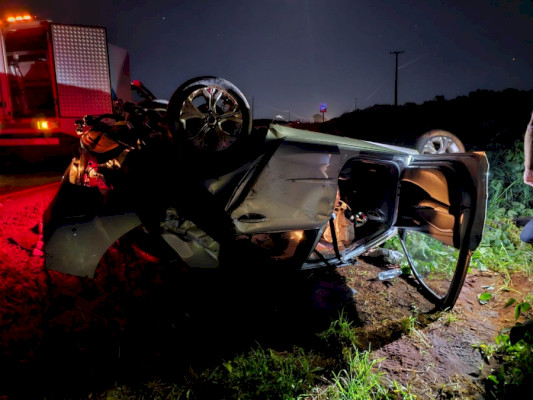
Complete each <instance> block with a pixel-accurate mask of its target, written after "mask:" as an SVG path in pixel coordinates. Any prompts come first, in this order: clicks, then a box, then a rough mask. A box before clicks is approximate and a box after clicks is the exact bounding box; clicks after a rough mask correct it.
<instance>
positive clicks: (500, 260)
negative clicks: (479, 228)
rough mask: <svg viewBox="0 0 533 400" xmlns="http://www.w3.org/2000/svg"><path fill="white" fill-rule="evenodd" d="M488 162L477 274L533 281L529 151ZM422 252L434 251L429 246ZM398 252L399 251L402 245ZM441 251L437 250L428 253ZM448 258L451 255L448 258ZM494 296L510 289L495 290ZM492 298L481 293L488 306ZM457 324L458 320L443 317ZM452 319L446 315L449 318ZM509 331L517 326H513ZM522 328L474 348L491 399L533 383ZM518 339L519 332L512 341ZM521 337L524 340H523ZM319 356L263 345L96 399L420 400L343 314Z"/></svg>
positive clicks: (324, 337) (522, 307) (407, 323)
mask: <svg viewBox="0 0 533 400" xmlns="http://www.w3.org/2000/svg"><path fill="white" fill-rule="evenodd" d="M488 156H489V160H490V180H489V202H488V212H487V220H486V227H485V232H484V238H483V241H482V243H481V246H480V247H479V248H478V250H477V251H476V252H475V254H474V256H473V258H472V262H471V265H472V268H476V269H480V270H491V271H495V272H498V273H502V274H505V275H506V276H507V277H508V280H509V281H510V280H512V274H513V273H515V272H522V273H525V274H526V275H527V276H529V277H531V276H532V275H533V252H532V251H531V249H530V248H529V247H530V245H526V244H524V243H522V242H521V241H520V238H519V234H520V228H519V227H517V226H516V223H515V221H514V219H515V218H517V217H524V216H532V215H533V212H532V210H531V208H530V205H531V204H533V191H532V190H530V189H529V188H526V187H525V185H524V184H523V183H522V173H523V166H522V165H523V145H522V143H521V142H520V141H518V142H517V143H516V144H515V145H514V147H513V148H512V149H507V150H503V151H492V152H488ZM421 245H423V246H428V244H427V243H426V242H423V243H422V244H421ZM396 246H397V245H396ZM429 250H431V251H436V250H438V249H429ZM444 257H447V255H444ZM491 290H493V291H497V290H506V288H493V289H491ZM493 291H487V292H485V293H480V297H479V298H480V302H481V301H490V299H491V297H492V293H494V292H493ZM521 296H522V297H518V295H517V298H516V299H515V298H513V300H512V301H510V302H509V304H507V306H509V307H515V316H516V320H517V322H523V321H524V320H525V319H526V318H527V317H528V316H529V317H530V316H531V314H530V308H531V303H532V302H533V298H532V296H531V294H530V295H527V294H525V295H521ZM442 315H443V318H447V320H446V321H447V322H446V324H453V323H454V320H453V313H442ZM446 315H448V316H447V317H446ZM416 319H417V318H416V315H415V314H413V316H412V317H408V318H405V319H404V321H402V326H403V329H402V331H403V334H404V335H411V336H412V335H416V334H417V332H418V331H417V328H416ZM509 328H511V327H509ZM522 328H523V327H522V326H521V324H518V330H517V328H514V331H509V330H507V331H505V332H502V333H501V334H500V335H499V336H497V337H496V338H495V344H481V345H479V344H475V343H473V344H472V345H473V346H474V347H477V348H478V349H479V351H481V352H482V354H483V356H484V357H485V359H486V361H487V362H491V363H492V364H491V365H492V366H493V370H492V371H491V373H490V375H489V376H488V378H487V380H486V387H487V393H486V395H487V397H489V398H493V399H505V398H512V396H514V395H516V393H518V392H517V389H518V388H520V386H521V385H523V384H524V383H525V382H527V381H528V380H529V381H531V380H532V378H533V351H532V350H533V349H532V342H533V340H532V339H533V338H532V337H531V336H530V335H529V334H528V333H526V329H522ZM512 332H514V337H513V334H512ZM517 332H518V333H517ZM317 340H318V341H319V342H320V345H319V346H316V347H318V348H320V349H323V350H321V353H317V352H316V350H309V349H304V348H302V347H294V348H292V349H290V350H283V351H279V350H275V349H272V348H264V347H262V345H261V344H260V343H257V344H256V345H255V346H253V347H252V348H251V349H250V350H249V351H248V352H247V353H243V354H237V355H235V356H234V358H232V359H227V360H223V361H221V362H220V364H218V365H214V366H212V367H211V368H208V369H205V370H203V371H193V370H191V371H190V372H189V374H188V376H187V377H186V378H185V380H184V381H182V382H180V383H168V382H162V381H154V382H149V383H144V384H141V385H139V386H136V387H131V386H116V387H115V388H113V389H110V390H108V391H106V392H104V393H101V394H92V396H91V397H92V398H101V399H104V398H105V399H140V398H151V399H204V398H220V399H222V398H224V399H316V400H326V399H328V400H342V399H415V398H416V396H415V395H414V394H413V393H411V389H410V388H409V387H403V386H402V385H400V384H399V383H398V382H396V381H394V380H390V379H388V378H387V376H386V374H385V373H384V372H381V371H380V369H379V363H380V361H381V360H379V359H373V358H372V354H371V350H372V349H371V348H370V349H369V348H361V344H360V341H359V340H358V331H357V329H355V327H354V325H353V322H352V321H351V320H350V319H349V318H348V317H347V316H346V315H345V314H344V313H343V312H341V313H340V314H339V315H338V318H337V319H335V320H333V321H331V324H330V326H329V328H328V329H326V330H325V331H323V332H321V333H319V334H318V335H317Z"/></svg>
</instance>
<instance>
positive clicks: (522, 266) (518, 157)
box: [472, 141, 533, 276]
mask: <svg viewBox="0 0 533 400" xmlns="http://www.w3.org/2000/svg"><path fill="white" fill-rule="evenodd" d="M523 154H524V145H523V143H522V142H521V141H517V142H516V143H515V146H514V147H513V148H511V149H504V150H501V151H491V152H488V153H487V156H488V158H489V163H490V175H489V199H488V206H487V218H486V223H485V230H484V234H483V240H482V241H481V244H480V246H479V248H478V249H477V250H476V252H475V253H474V255H473V257H472V266H474V267H476V268H480V269H484V268H488V269H492V270H495V271H509V272H512V271H523V272H525V273H527V274H528V276H531V275H532V274H533V252H531V251H530V250H531V245H529V244H525V243H523V242H522V241H521V240H520V229H521V228H519V227H517V225H516V223H515V221H514V219H515V218H517V217H522V216H533V189H531V188H530V187H529V186H527V185H525V184H524V183H523V173H524V155H523Z"/></svg>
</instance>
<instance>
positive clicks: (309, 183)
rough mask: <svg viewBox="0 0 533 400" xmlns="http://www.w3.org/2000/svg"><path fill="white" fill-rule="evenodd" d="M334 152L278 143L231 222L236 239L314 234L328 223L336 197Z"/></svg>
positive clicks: (334, 149)
mask: <svg viewBox="0 0 533 400" xmlns="http://www.w3.org/2000/svg"><path fill="white" fill-rule="evenodd" d="M338 173H339V152H338V148H337V147H335V146H324V145H311V144H301V143H294V142H288V141H287V142H284V143H282V144H281V145H280V147H279V148H278V149H277V150H276V152H275V153H274V155H273V156H272V158H271V159H270V160H269V162H268V164H267V166H266V167H265V168H264V170H263V171H262V172H261V174H260V176H259V177H258V179H257V181H256V182H255V184H254V185H253V187H252V188H251V190H250V191H249V192H248V194H247V195H246V198H245V199H244V201H243V202H242V203H241V204H240V205H239V206H238V207H236V208H235V209H234V210H233V212H232V214H231V216H232V219H233V220H234V223H235V227H236V228H237V230H238V231H239V232H241V233H259V232H283V231H290V230H294V229H316V228H319V227H322V226H323V225H324V224H325V223H326V222H327V221H328V220H329V219H330V218H331V213H332V211H333V205H334V204H333V203H334V202H335V196H336V193H337V179H338Z"/></svg>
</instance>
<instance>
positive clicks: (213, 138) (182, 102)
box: [168, 76, 252, 157]
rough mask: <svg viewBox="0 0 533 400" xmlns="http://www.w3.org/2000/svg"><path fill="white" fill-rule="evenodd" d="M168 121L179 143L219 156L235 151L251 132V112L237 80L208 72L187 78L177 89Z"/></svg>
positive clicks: (198, 151) (189, 148) (170, 107)
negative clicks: (231, 80) (234, 82)
mask: <svg viewBox="0 0 533 400" xmlns="http://www.w3.org/2000/svg"><path fill="white" fill-rule="evenodd" d="M168 123H169V129H170V131H171V133H172V135H173V138H174V140H175V141H176V142H177V143H178V144H180V145H183V146H186V147H187V149H188V150H190V151H193V152H196V153H207V154H210V155H211V156H214V157H217V154H218V153H225V152H230V151H234V150H235V149H236V148H237V147H238V146H239V143H240V142H241V141H242V139H243V138H244V137H247V136H248V135H249V134H250V131H251V126H252V115H251V111H250V106H249V105H248V102H247V100H246V98H245V97H244V95H243V94H242V92H241V91H240V90H239V89H238V88H237V87H236V86H235V85H234V84H232V83H231V82H229V81H227V80H225V79H221V78H215V77H211V76H205V77H199V78H194V79H191V80H189V81H187V82H185V83H184V84H183V85H181V86H180V87H179V88H178V89H177V90H176V91H175V92H174V94H173V95H172V97H171V98H170V101H169V104H168Z"/></svg>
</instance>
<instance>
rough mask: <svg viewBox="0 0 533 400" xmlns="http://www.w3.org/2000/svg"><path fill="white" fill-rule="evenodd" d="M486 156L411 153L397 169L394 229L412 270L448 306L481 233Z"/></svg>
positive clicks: (429, 290) (457, 292)
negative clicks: (398, 169)
mask: <svg viewBox="0 0 533 400" xmlns="http://www.w3.org/2000/svg"><path fill="white" fill-rule="evenodd" d="M487 174H488V162H487V158H486V156H485V155H484V154H483V153H461V154H439V155H416V156H412V157H411V159H410V160H409V162H408V163H406V166H405V168H404V169H403V170H402V172H401V175H400V190H399V202H398V214H397V219H396V223H395V226H396V227H397V229H398V233H399V235H398V236H399V238H400V242H401V246H402V247H403V249H404V251H405V254H406V258H407V261H408V263H409V266H410V267H411V271H412V272H413V274H414V275H415V277H416V278H417V280H418V281H419V282H420V284H421V285H422V286H423V287H424V289H425V291H426V292H427V294H428V295H429V296H430V297H431V298H432V300H434V301H435V302H436V303H437V304H439V305H440V306H443V307H451V306H453V305H454V304H455V302H456V300H457V297H458V296H459V293H460V291H461V288H462V286H463V283H464V279H465V277H466V273H467V269H468V265H469V261H470V257H471V255H472V252H473V251H474V250H475V249H476V248H477V247H478V245H479V243H480V242H481V238H482V234H483V226H484V221H485V213H486V205H487V177H488V175H487Z"/></svg>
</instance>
